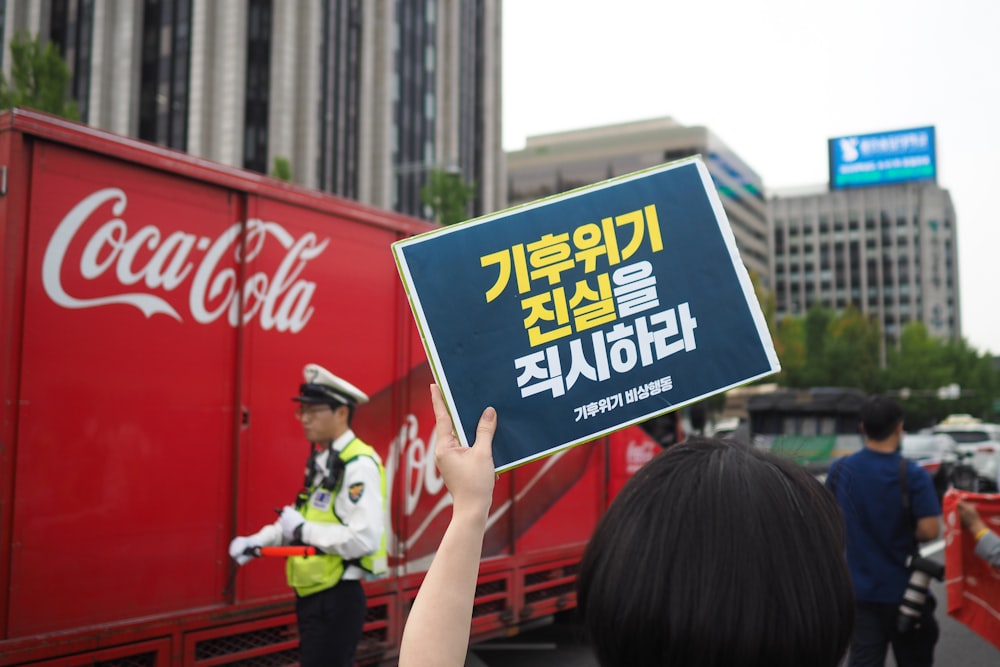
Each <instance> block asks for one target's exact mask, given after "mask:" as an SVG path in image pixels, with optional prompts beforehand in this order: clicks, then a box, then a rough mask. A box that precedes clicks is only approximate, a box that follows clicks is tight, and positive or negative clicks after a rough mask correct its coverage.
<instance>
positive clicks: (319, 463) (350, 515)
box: [255, 429, 385, 579]
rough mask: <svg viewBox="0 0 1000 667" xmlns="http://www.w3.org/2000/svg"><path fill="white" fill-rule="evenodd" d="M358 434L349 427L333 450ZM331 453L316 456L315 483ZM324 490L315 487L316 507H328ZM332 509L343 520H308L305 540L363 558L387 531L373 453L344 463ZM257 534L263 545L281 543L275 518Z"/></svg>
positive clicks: (349, 574) (353, 572) (353, 569)
mask: <svg viewBox="0 0 1000 667" xmlns="http://www.w3.org/2000/svg"><path fill="white" fill-rule="evenodd" d="M355 437H356V436H355V435H354V431H351V430H350V429H348V430H347V432H346V433H344V434H343V435H341V436H340V437H339V438H337V439H336V440H334V441H333V451H334V452H335V453H338V452H341V451H343V449H344V448H345V447H347V445H348V444H350V442H351V441H352V440H354V438H355ZM376 456H377V454H376ZM328 457H329V450H328V449H323V450H322V451H321V452H320V453H319V454H318V455H317V456H316V470H317V473H316V476H315V477H314V478H313V486H314V487H315V486H318V485H319V484H321V483H322V481H323V477H324V476H325V475H326V472H327V466H326V460H327V458H328ZM380 463H381V461H380ZM358 485H361V486H360V495H359V496H357V498H356V499H352V497H351V496H352V493H351V488H352V487H355V495H357V494H356V492H357V490H358V488H359V487H358ZM324 493H326V494H327V496H328V495H329V492H327V491H326V489H323V488H322V487H319V488H316V489H314V490H313V492H312V494H311V495H310V497H309V502H310V503H312V504H313V507H319V508H323V507H324V506H325V507H327V508H328V507H329V505H328V503H329V499H328V498H324V497H323V494H324ZM324 503H327V504H326V505H324ZM333 509H334V512H336V514H337V516H338V517H339V518H340V521H341V522H342V523H341V524H336V523H317V522H313V521H307V522H306V523H305V525H304V526H302V541H303V542H305V543H306V544H308V545H310V546H314V547H316V548H317V549H319V550H320V551H324V552H326V553H330V554H337V555H339V556H341V557H342V558H344V559H345V560H352V559H355V558H361V557H362V556H365V555H367V554H370V553H374V552H375V551H376V550H377V549H378V547H379V544H380V543H381V540H382V533H383V532H384V531H385V519H384V510H383V498H382V480H381V477H380V475H379V470H378V466H377V465H376V464H375V462H374V461H373V460H372V459H371V458H370V457H368V456H360V457H358V458H356V459H354V460H353V461H351V462H350V463H348V464H347V465H346V466H345V467H344V479H343V480H342V481H341V484H340V490H339V491H338V492H337V497H336V498H335V499H334V500H333ZM255 537H256V538H257V539H259V540H260V541H261V544H262V545H264V546H275V545H278V544H281V543H282V536H281V525H280V524H279V523H278V522H275V523H273V524H271V525H268V526H264V528H262V529H261V530H260V531H259V532H258V533H257V535H255ZM364 574H365V571H364V570H363V569H361V568H360V567H358V566H357V565H350V566H348V567H347V568H346V570H345V571H344V577H343V578H344V579H360V578H362V577H363V576H364Z"/></svg>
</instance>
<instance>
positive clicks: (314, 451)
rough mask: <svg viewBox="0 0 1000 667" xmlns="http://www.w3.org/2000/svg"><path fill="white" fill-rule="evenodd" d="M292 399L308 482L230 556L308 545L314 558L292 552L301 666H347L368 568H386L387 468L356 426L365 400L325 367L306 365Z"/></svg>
mask: <svg viewBox="0 0 1000 667" xmlns="http://www.w3.org/2000/svg"><path fill="white" fill-rule="evenodd" d="M304 375H305V383H304V384H302V385H301V386H300V387H299V395H298V396H296V397H295V398H293V399H292V400H293V401H297V402H298V403H299V407H298V409H297V411H296V415H297V416H298V418H299V421H300V422H301V423H302V430H303V432H304V433H305V436H306V439H307V440H308V441H309V442H310V454H309V459H308V461H307V463H306V474H305V481H304V484H303V488H302V491H300V492H299V495H298V498H297V499H296V502H295V505H294V506H292V505H289V506H286V507H285V508H284V509H282V510H281V516H280V517H279V519H278V520H277V521H276V522H275V523H273V524H270V525H267V526H264V527H263V528H262V529H261V530H260V531H258V532H257V533H255V534H254V535H250V536H247V537H237V538H235V539H233V541H232V543H230V545H229V555H230V556H232V557H233V558H234V559H235V560H236V562H237V563H239V564H240V565H243V564H244V563H246V562H248V561H249V560H250V559H251V558H252V556H251V555H248V550H252V549H253V548H254V547H266V546H278V545H283V544H286V545H287V544H305V545H309V546H313V547H315V548H316V549H317V551H318V552H319V553H318V554H317V555H315V556H306V557H299V556H295V557H291V558H289V559H288V561H287V563H286V568H285V570H286V574H287V577H288V584H289V586H291V587H292V588H294V589H295V594H296V603H295V612H296V616H297V618H298V628H299V649H300V654H301V655H300V662H301V665H302V667H319V666H320V665H322V666H324V667H327V666H329V667H335V666H336V667H340V666H343V667H349V666H350V665H352V664H353V661H354V651H355V648H356V647H357V644H358V641H359V640H360V639H361V632H362V628H363V626H364V622H365V615H366V613H367V600H366V598H365V592H364V589H363V588H362V585H361V579H362V577H364V576H365V573H369V574H373V575H377V574H382V573H383V572H385V570H386V549H385V519H384V514H383V506H384V504H385V469H384V468H383V466H382V460H381V459H380V458H379V456H378V454H377V453H376V452H375V450H374V449H372V448H371V447H370V446H369V445H367V444H365V443H364V442H362V441H361V440H360V439H359V438H358V437H357V436H356V435H354V431H352V430H351V427H350V424H351V418H352V417H353V416H354V409H355V408H356V407H357V406H358V405H359V404H361V403H366V402H367V401H368V397H367V396H366V395H365V394H364V392H362V391H361V390H360V389H358V388H357V387H355V386H354V385H352V384H350V383H349V382H347V381H345V380H343V379H341V378H339V377H337V376H336V375H334V374H333V373H331V372H330V371H328V370H326V369H325V368H323V367H321V366H318V365H316V364H308V365H306V367H305V370H304Z"/></svg>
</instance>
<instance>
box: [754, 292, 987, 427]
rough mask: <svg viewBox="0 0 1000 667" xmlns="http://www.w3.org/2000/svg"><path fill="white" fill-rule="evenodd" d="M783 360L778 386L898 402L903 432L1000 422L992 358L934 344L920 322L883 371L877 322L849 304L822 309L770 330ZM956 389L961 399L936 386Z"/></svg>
mask: <svg viewBox="0 0 1000 667" xmlns="http://www.w3.org/2000/svg"><path fill="white" fill-rule="evenodd" d="M773 331H774V332H775V336H774V337H775V349H776V350H777V352H778V358H779V360H780V361H781V374H780V375H779V376H778V382H779V383H780V384H781V385H783V386H787V387H824V386H830V387H856V388H858V389H861V390H862V391H864V392H865V393H869V394H871V393H879V392H887V393H890V394H892V395H894V396H897V397H898V398H899V399H900V402H901V403H902V405H903V408H904V410H905V411H906V424H907V429H908V430H914V429H919V428H922V427H925V426H930V425H932V424H934V423H936V422H938V421H940V420H941V419H943V418H944V417H946V416H947V415H949V414H952V413H957V412H966V413H969V414H972V415H975V416H977V417H980V418H982V419H986V420H1000V414H998V412H997V411H996V410H995V406H996V405H997V402H998V401H1000V371H998V370H997V368H996V367H995V366H994V362H993V358H992V357H991V356H990V355H989V354H980V353H979V352H977V351H976V350H974V349H972V348H971V347H969V345H968V344H967V343H966V342H965V341H963V340H958V341H942V340H938V339H936V338H934V337H932V336H930V334H929V333H928V332H927V328H926V327H925V326H924V325H923V324H922V323H920V322H910V323H908V324H907V325H906V326H905V327H904V328H903V330H902V332H901V333H900V338H899V344H898V346H894V345H889V346H888V349H887V350H886V354H885V356H886V360H885V361H886V363H885V367H884V368H883V367H880V363H879V357H880V354H879V346H880V344H881V343H880V340H881V331H880V327H879V326H878V323H877V322H876V321H875V319H874V318H869V317H866V316H865V315H863V314H862V313H860V312H859V311H858V310H857V308H855V307H853V306H849V307H848V308H847V309H845V310H844V311H843V312H841V313H839V314H838V313H834V312H833V311H832V310H829V309H827V308H824V307H822V306H819V305H814V306H812V307H811V308H810V309H809V311H808V312H807V313H806V314H805V315H804V316H801V317H791V316H788V317H785V318H783V319H782V320H781V321H780V322H778V323H777V325H776V326H775V328H774V329H773ZM952 384H956V385H958V386H959V388H960V389H961V394H960V395H959V397H958V398H953V397H946V396H944V395H943V394H942V392H941V388H942V387H947V386H949V385H952Z"/></svg>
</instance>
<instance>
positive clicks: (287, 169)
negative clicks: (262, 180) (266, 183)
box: [270, 156, 292, 181]
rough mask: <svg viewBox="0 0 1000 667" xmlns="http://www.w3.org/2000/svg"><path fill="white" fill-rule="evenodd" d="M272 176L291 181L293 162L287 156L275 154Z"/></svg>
mask: <svg viewBox="0 0 1000 667" xmlns="http://www.w3.org/2000/svg"><path fill="white" fill-rule="evenodd" d="M270 176H271V178H277V179H278V180H279V181H291V180H292V163H291V162H289V161H288V158H286V157H281V156H275V158H274V163H273V165H272V166H271V174H270Z"/></svg>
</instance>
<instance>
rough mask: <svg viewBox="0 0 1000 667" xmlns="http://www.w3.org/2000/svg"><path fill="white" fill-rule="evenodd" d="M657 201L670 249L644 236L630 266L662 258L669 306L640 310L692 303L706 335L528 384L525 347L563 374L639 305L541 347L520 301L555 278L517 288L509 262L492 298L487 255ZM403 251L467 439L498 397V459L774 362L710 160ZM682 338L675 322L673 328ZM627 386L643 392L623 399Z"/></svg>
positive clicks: (579, 269)
mask: <svg viewBox="0 0 1000 667" xmlns="http://www.w3.org/2000/svg"><path fill="white" fill-rule="evenodd" d="M713 200H714V202H713ZM713 203H714V204H715V206H714V207H713ZM650 205H654V206H655V207H656V216H657V218H658V222H659V228H660V237H661V239H662V250H659V251H654V250H653V249H652V248H651V247H650V246H651V244H650V243H649V242H648V241H649V238H648V236H649V235H648V234H647V238H646V239H645V242H644V243H643V244H642V245H641V247H640V249H639V251H638V252H636V254H635V255H634V256H632V257H630V258H629V259H628V261H627V262H626V261H624V260H623V262H622V264H626V263H629V264H632V263H635V262H638V261H643V260H645V261H648V262H649V263H650V264H651V265H652V267H653V275H654V276H655V279H656V296H657V298H658V300H659V305H658V307H657V308H656V309H654V310H649V311H646V312H644V313H640V314H639V316H640V317H641V316H648V315H651V314H652V313H655V312H660V311H662V310H664V309H668V308H673V309H674V311H675V313H676V314H677V316H678V319H680V317H679V316H680V314H681V312H680V309H679V308H678V306H679V305H680V304H684V303H686V304H687V305H688V308H689V311H690V316H691V318H693V319H694V320H696V322H697V326H696V328H694V329H693V330H691V331H690V333H692V334H693V337H694V341H695V343H696V347H695V348H694V349H682V350H680V351H679V352H676V353H673V354H670V355H669V356H665V357H663V358H662V359H658V360H656V361H654V362H653V363H652V364H651V365H648V366H642V365H641V364H636V365H635V367H634V368H633V369H632V370H630V371H628V372H626V373H617V372H615V371H613V370H612V371H611V372H610V377H608V378H607V379H603V380H599V381H595V380H591V379H588V378H586V377H580V378H579V379H578V380H577V381H576V382H575V384H573V386H572V387H570V388H568V389H566V390H565V393H564V394H562V395H561V396H554V395H553V392H551V391H541V392H540V393H536V394H534V395H530V396H522V390H521V388H519V386H518V376H519V375H521V373H522V370H520V369H518V368H516V367H515V360H516V359H518V358H521V357H523V356H525V355H528V354H531V353H533V352H539V351H542V350H545V349H546V348H548V347H550V346H556V347H558V349H559V351H560V352H561V353H562V370H563V374H565V373H566V371H567V369H568V367H569V365H570V364H569V351H568V343H569V341H570V340H572V339H581V341H582V343H583V348H584V349H585V350H586V351H587V355H586V356H587V357H588V358H589V359H590V360H591V363H593V355H592V354H590V352H591V350H592V348H591V335H592V334H593V332H595V331H598V330H601V331H603V332H604V333H605V336H607V334H608V333H609V332H611V330H612V328H613V327H614V326H615V324H617V323H625V324H630V325H631V324H633V321H634V320H635V319H636V316H633V315H629V316H624V317H622V316H619V317H618V318H617V319H616V320H615V321H612V322H608V323H606V324H602V325H599V326H596V327H594V328H589V329H586V330H583V331H579V332H577V331H574V332H573V333H572V335H570V336H568V337H565V338H562V339H558V340H554V341H551V342H546V343H543V344H539V345H537V346H535V347H532V346H531V344H530V343H529V337H528V332H527V330H526V325H525V323H524V320H525V317H526V316H527V312H526V311H525V310H524V309H523V308H522V299H524V298H526V297H528V296H530V295H532V294H535V293H536V290H535V289H534V288H535V287H536V286H537V288H538V290H537V291H538V292H545V291H549V290H551V289H552V288H553V287H554V286H551V285H549V282H548V280H547V279H544V278H543V279H540V280H532V290H531V291H530V292H529V293H526V294H519V290H518V289H517V284H516V281H515V276H514V275H513V271H512V273H511V276H510V280H509V282H508V284H507V285H506V288H505V289H504V290H503V291H502V292H501V293H500V294H499V295H498V296H497V297H496V298H495V299H494V300H493V301H491V302H487V297H486V294H487V292H488V291H489V290H490V289H491V288H493V287H494V285H495V284H496V283H497V280H498V275H499V267H498V266H497V265H496V264H487V265H486V266H483V264H482V262H481V259H480V258H481V257H484V256H487V255H490V254H492V253H496V252H498V251H504V250H508V249H510V248H512V247H514V246H516V245H517V244H529V243H532V242H535V241H537V240H539V239H540V238H541V237H543V236H544V235H545V234H553V235H559V234H566V233H569V235H570V237H571V238H572V237H573V231H574V230H575V229H577V228H578V227H580V226H581V225H584V224H586V223H598V224H599V223H600V222H601V220H602V219H604V218H607V217H609V216H619V215H622V214H624V213H627V212H630V211H635V210H638V209H644V207H647V206H650ZM717 213H718V216H720V217H717ZM623 235H624V236H628V235H629V234H623ZM626 240H627V239H626ZM623 245H624V243H623ZM393 251H394V253H395V254H396V259H397V263H398V265H399V269H400V273H401V276H402V278H403V281H404V284H405V285H406V288H407V292H408V294H409V296H410V300H411V306H412V307H413V310H414V315H415V317H416V318H417V322H418V325H419V326H420V328H421V331H422V334H423V336H424V343H425V347H426V348H427V352H428V357H429V358H430V359H431V364H432V367H433V368H434V371H435V375H436V377H437V379H438V382H439V384H440V385H441V387H442V390H443V391H444V393H445V396H446V398H447V399H448V402H449V404H450V405H451V406H452V409H453V417H455V418H456V428H458V429H459V430H461V431H462V432H463V433H464V435H465V442H466V444H469V443H471V442H472V441H474V439H475V429H476V424H477V422H478V419H479V415H480V414H481V413H482V410H483V409H484V408H485V407H486V406H488V405H492V406H494V407H495V408H496V409H497V412H498V415H499V420H498V432H497V435H496V438H495V439H494V463H495V465H496V468H497V469H498V470H502V469H506V468H510V467H514V466H516V465H518V464H520V463H524V462H526V461H528V460H532V459H535V458H538V457H540V456H541V455H544V454H549V453H553V452H555V451H558V450H559V449H562V448H564V447H566V446H569V445H573V444H579V443H582V442H586V441H587V440H591V439H594V438H595V437H597V436H599V435H603V434H605V433H609V432H611V431H613V430H616V429H618V428H621V427H622V426H624V425H627V424H631V423H636V422H639V421H643V420H645V419H648V418H650V417H653V416H655V415H657V414H661V413H663V412H667V411H670V410H674V409H677V408H678V407H680V406H683V405H685V404H687V403H691V402H693V401H695V400H698V399H700V398H703V397H705V396H708V395H711V394H713V393H717V392H719V391H723V390H725V389H728V388H731V387H733V386H736V385H738V384H743V383H745V382H748V381H750V380H752V379H755V378H757V377H761V376H763V375H767V374H770V373H773V372H776V371H777V370H778V362H777V357H776V355H775V353H774V349H773V346H772V345H771V341H770V337H769V334H768V332H767V330H766V326H765V325H764V323H763V317H762V316H761V314H760V308H759V306H758V304H757V301H756V298H755V296H754V295H753V292H752V288H751V287H750V282H749V278H748V276H747V274H746V270H745V269H744V267H743V265H742V263H741V262H740V260H739V257H738V255H737V253H736V249H735V242H734V240H733V238H732V234H731V231H730V230H729V227H728V222H726V220H725V216H724V213H723V212H722V206H721V203H719V202H718V198H717V195H716V193H715V192H714V190H711V181H710V180H709V179H708V173H707V170H706V169H705V167H704V165H703V164H702V163H701V161H700V159H692V160H686V161H683V162H682V163H680V164H679V165H678V164H677V163H674V164H672V165H668V166H665V167H660V168H656V169H653V170H649V171H646V172H640V174H638V175H633V176H629V177H622V178H619V179H615V180H612V181H608V182H605V183H603V184H599V185H597V186H593V187H591V188H587V189H584V190H580V191H574V192H573V193H569V194H567V195H563V196H560V197H556V198H552V199H549V200H543V201H542V202H541V203H536V204H532V205H529V206H527V207H523V208H517V209H511V210H509V211H505V212H503V213H501V214H497V215H495V216H491V217H488V218H483V219H479V220H475V221H471V222H469V223H466V224H462V225H458V226H455V227H449V228H443V229H442V230H440V231H435V232H431V233H429V234H425V235H422V236H418V237H414V238H411V239H407V240H405V241H400V242H398V243H396V244H394V246H393ZM596 261H597V270H596V273H601V272H604V273H609V272H610V271H613V270H614V269H615V268H616V267H614V266H610V267H609V262H608V258H607V257H606V256H601V257H598V258H597V260H596ZM594 273H595V272H591V273H590V274H587V273H585V272H584V268H583V265H582V263H580V262H578V263H577V264H576V266H574V267H573V268H572V269H570V270H567V271H564V272H563V273H562V275H561V276H560V281H559V283H558V285H562V286H564V287H565V288H566V292H567V294H569V293H570V290H571V288H572V286H573V285H575V284H576V281H578V280H583V279H585V278H587V277H588V275H589V276H590V277H592V276H593V274H594ZM558 285H556V286H558ZM553 326H554V325H553ZM650 328H652V327H650ZM681 339H682V336H681V335H680V334H678V335H676V336H674V337H673V338H672V339H671V340H672V341H675V340H676V341H679V340H681ZM648 383H659V384H658V386H659V387H660V389H664V388H666V389H665V390H662V391H660V393H656V394H653V393H650V395H648V396H645V397H643V398H641V399H638V398H636V393H635V391H634V390H635V388H636V387H639V386H642V385H646V384H648ZM630 390H631V393H629V392H630ZM626 395H629V396H630V397H631V398H633V399H635V400H633V401H632V402H627V403H626V402H624V401H622V397H624V396H626ZM613 396H618V400H617V401H615V402H616V403H617V404H616V405H615V407H614V408H613V409H608V410H606V411H594V410H591V413H587V411H586V410H585V406H586V405H587V404H590V403H595V404H596V403H599V402H600V401H601V400H602V399H605V404H607V399H608V397H613ZM456 411H457V414H456Z"/></svg>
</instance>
